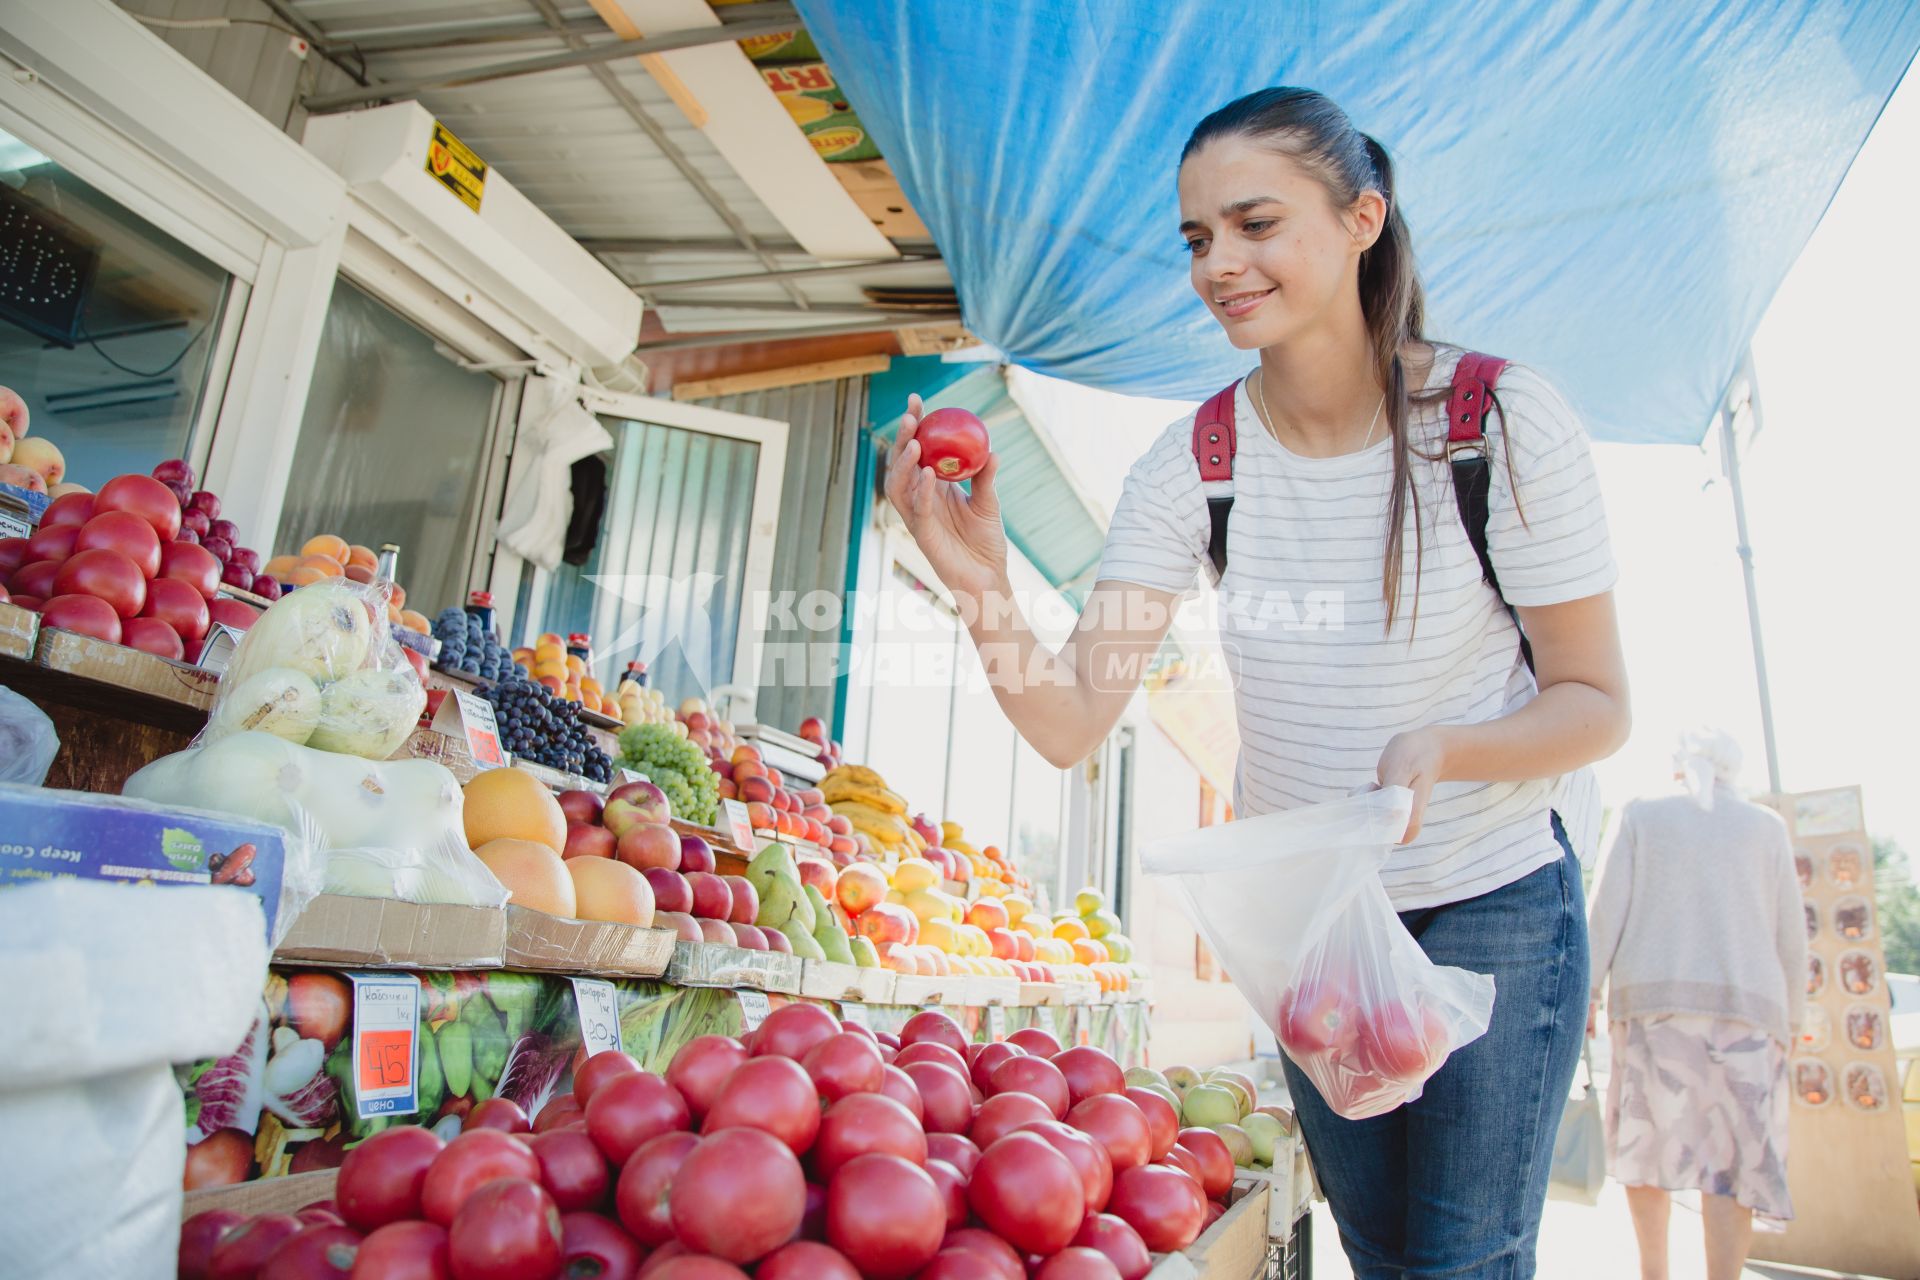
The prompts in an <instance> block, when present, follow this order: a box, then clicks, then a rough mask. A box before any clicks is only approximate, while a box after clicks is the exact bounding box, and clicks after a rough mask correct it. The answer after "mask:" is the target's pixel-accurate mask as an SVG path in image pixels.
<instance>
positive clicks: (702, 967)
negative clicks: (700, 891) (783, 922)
mask: <svg viewBox="0 0 1920 1280" xmlns="http://www.w3.org/2000/svg"><path fill="white" fill-rule="evenodd" d="M802 963H803V962H802V961H801V959H800V957H799V956H793V955H786V954H784V953H782V952H778V951H749V950H747V949H746V948H745V947H729V946H725V945H723V944H721V943H717V942H676V943H674V945H673V959H672V960H671V961H670V962H669V963H668V965H667V981H668V982H671V983H673V984H674V985H675V986H681V987H734V988H745V989H747V990H749V991H774V992H780V993H782V994H786V995H798V994H800V975H801V965H802Z"/></svg>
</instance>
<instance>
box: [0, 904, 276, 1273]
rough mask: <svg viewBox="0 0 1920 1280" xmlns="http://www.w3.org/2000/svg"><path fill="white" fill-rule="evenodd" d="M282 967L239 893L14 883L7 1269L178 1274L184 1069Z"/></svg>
mask: <svg viewBox="0 0 1920 1280" xmlns="http://www.w3.org/2000/svg"><path fill="white" fill-rule="evenodd" d="M266 969H267V944H266V928H265V922H264V921H263V919H262V917H261V913H260V904H259V902H258V900H256V899H255V898H253V897H252V896H251V895H249V894H247V893H246V892H244V891H243V890H240V889H230V888H212V887H176V888H170V889H168V890H166V891H165V892H161V893H130V892H128V891H127V889H126V888H125V887H124V886H120V885H112V884H104V883H100V882H96V881H84V880H55V881H48V882H47V883H45V884H37V885H30V886H25V887H21V888H15V889H9V890H7V891H6V892H5V893H0V1026H5V1027H6V1028H7V1033H8V1034H7V1052H6V1053H5V1054H4V1055H0V1134H5V1135H6V1139H5V1143H4V1147H5V1151H6V1159H4V1160H0V1224H3V1225H0V1238H4V1239H5V1240H6V1250H5V1262H4V1263H3V1264H0V1271H4V1273H5V1274H6V1275H7V1276H9V1277H19V1278H20V1280H42V1278H44V1280H55V1278H56V1277H58V1278H60V1280H64V1278H65V1277H68V1276H75V1275H98V1276H116V1277H125V1278H126V1280H147V1278H148V1277H152V1280H164V1278H165V1277H170V1276H172V1275H173V1263H174V1256H175V1251H176V1248H177V1246H178V1240H179V1235H180V1204H181V1190H180V1188H181V1178H182V1174H183V1172H184V1169H185V1161H186V1147H185V1145H184V1144H183V1143H182V1142H181V1134H182V1132H183V1131H184V1129H185V1126H186V1106H185V1101H184V1099H183V1098H182V1096H181V1093H180V1087H179V1085H178V1084H176V1083H175V1081H174V1076H173V1071H172V1069H171V1067H170V1065H169V1064H170V1063H172V1062H175V1061H193V1060H195V1059H199V1058H207V1057H217V1056H220V1055H223V1054H227V1053H231V1052H232V1051H233V1049H234V1046H235V1045H237V1044H239V1043H240V1041H241V1040H242V1039H243V1038H245V1036H246V1034H247V1030H248V1028H249V1027H250V1026H251V1025H252V1021H253V1017H254V1012H255V1009H256V1008H257V1006H258V1005H259V1003H260V986H261V983H262V982H263V981H264V980H265V976H266Z"/></svg>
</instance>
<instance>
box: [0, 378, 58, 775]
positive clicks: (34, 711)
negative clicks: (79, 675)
mask: <svg viewBox="0 0 1920 1280" xmlns="http://www.w3.org/2000/svg"><path fill="white" fill-rule="evenodd" d="M5 389H6V388H4V387H0V391H4V390H5ZM59 754H60V735H59V734H58V733H55V732H54V728H53V721H51V720H49V719H47V713H46V712H44V711H42V710H41V709H40V708H39V707H36V706H34V705H33V703H32V702H30V701H28V700H27V699H26V698H24V697H22V696H21V695H20V694H17V693H15V692H14V691H13V690H11V689H6V688H0V782H18V783H21V784H23V785H25V786H29V787H37V786H40V785H41V784H43V783H44V782H46V780H47V770H49V769H51V768H53V758H54V757H55V756H57V755H59Z"/></svg>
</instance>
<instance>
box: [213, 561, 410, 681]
mask: <svg viewBox="0 0 1920 1280" xmlns="http://www.w3.org/2000/svg"><path fill="white" fill-rule="evenodd" d="M374 601H375V595H374V593H373V589H372V588H369V587H363V586H361V585H359V584H358V583H353V582H348V581H344V580H342V581H331V580H329V581H326V582H316V583H314V584H313V585H311V586H306V587H301V588H300V589H299V590H297V591H291V592H289V593H287V594H286V595H284V596H282V597H280V599H278V600H276V601H274V602H273V604H272V605H270V606H269V607H268V609H267V611H266V612H265V613H263V614H261V615H260V618H259V620H258V621H256V622H255V623H254V624H253V626H252V627H251V628H250V629H249V630H248V631H247V634H246V635H245V636H244V637H242V638H241V641H240V647H239V648H238V649H236V650H234V654H233V661H232V662H231V663H229V664H228V666H227V670H226V672H225V674H223V675H222V676H221V678H220V683H221V685H222V686H223V687H224V686H226V685H228V684H229V682H232V683H233V684H235V685H240V684H244V683H245V682H246V681H247V680H249V679H250V678H251V677H253V676H254V675H255V674H257V673H259V672H261V671H266V670H268V669H270V668H273V667H291V668H292V669H293V670H295V671H298V672H300V673H302V674H303V675H306V676H307V677H309V678H310V679H312V680H313V681H314V682H315V683H317V684H326V683H327V682H328V681H330V680H338V679H340V678H341V677H342V676H345V675H348V674H350V673H352V672H355V671H358V670H359V669H360V668H361V667H362V666H364V665H365V664H366V661H367V654H368V652H369V650H370V649H371V648H372V646H373V642H374V630H373V619H374V613H373V607H374ZM383 616H384V615H383Z"/></svg>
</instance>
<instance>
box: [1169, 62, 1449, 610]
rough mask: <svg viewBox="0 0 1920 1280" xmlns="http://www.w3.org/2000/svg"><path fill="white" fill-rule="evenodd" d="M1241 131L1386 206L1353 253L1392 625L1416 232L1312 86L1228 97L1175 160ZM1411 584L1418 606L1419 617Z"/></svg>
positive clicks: (1386, 168) (1377, 151)
mask: <svg viewBox="0 0 1920 1280" xmlns="http://www.w3.org/2000/svg"><path fill="white" fill-rule="evenodd" d="M1229 137H1246V138H1252V139H1255V140H1257V141H1259V142H1260V143H1262V144H1263V145H1265V146H1269V147H1271V148H1273V149H1274V150H1275V151H1278V152H1280V153H1281V154H1283V155H1285V156H1287V157H1289V158H1290V159H1292V160H1293V161H1294V162H1295V163H1297V164H1299V165H1300V166H1301V167H1302V168H1304V169H1305V170H1306V171H1307V172H1308V173H1309V174H1311V175H1312V176H1313V177H1314V178H1315V179H1316V180H1318V181H1319V182H1320V184H1321V185H1322V186H1324V187H1325V188H1326V189H1327V194H1328V195H1329V196H1330V197H1331V198H1332V200H1333V203H1334V206H1335V207H1336V208H1340V209H1346V208H1349V207H1351V206H1352V204H1353V202H1354V201H1355V200H1358V199H1359V198H1360V195H1361V193H1362V192H1365V191H1378V192H1379V193H1380V194H1381V196H1383V197H1384V198H1385V199H1386V202H1387V222H1386V225H1385V226H1384V227H1383V228H1381V231H1380V238H1379V239H1378V240H1376V241H1374V243H1373V245H1372V247H1371V248H1369V249H1368V250H1367V251H1366V252H1365V253H1363V254H1361V255H1360V309H1361V313H1362V314H1363V315H1365V317H1366V321H1367V336H1368V338H1369V340H1370V342H1371V345H1372V347H1373V359H1374V366H1375V372H1376V374H1377V375H1378V377H1379V379H1380V385H1381V386H1382V387H1384V388H1385V389H1386V418H1387V427H1388V430H1389V432H1390V433H1391V435H1392V439H1393V493H1392V496H1391V497H1390V498H1389V499H1388V503H1387V554H1386V564H1385V566H1384V569H1383V572H1382V576H1381V594H1382V597H1383V598H1384V599H1385V601H1386V604H1387V627H1388V628H1389V629H1391V628H1392V626H1393V622H1394V615H1395V614H1396V612H1397V611H1398V609H1399V604H1400V562H1401V558H1402V556H1403V554H1404V551H1405V545H1404V530H1405V527H1406V513H1407V508H1408V505H1409V504H1411V505H1412V507H1413V511H1414V540H1415V541H1414V565H1415V570H1414V571H1415V573H1416V575H1417V574H1418V572H1419V568H1418V566H1419V563H1420V552H1421V549H1422V547H1421V544H1422V543H1423V542H1424V538H1423V537H1422V535H1421V532H1420V528H1421V526H1420V520H1419V514H1420V511H1419V507H1420V498H1419V494H1418V493H1417V492H1416V491H1415V489H1414V484H1413V455H1414V452H1415V451H1414V449H1413V447H1412V445H1411V443H1410V441H1409V440H1408V420H1409V418H1410V417H1411V416H1412V395H1411V392H1410V389H1409V388H1408V386H1407V373H1406V369H1405V367H1404V365H1403V364H1402V362H1401V358H1400V352H1401V349H1402V348H1403V347H1405V346H1406V345H1407V344H1408V343H1410V342H1424V341H1426V334H1425V332H1424V329H1425V326H1426V294H1425V291H1424V290H1423V289H1422V288H1421V286H1420V273H1419V271H1418V269H1417V268H1416V267H1415V265H1414V261H1413V237H1412V235H1411V234H1410V233H1409V232H1408V230H1407V222H1406V219H1405V218H1403V217H1401V215H1400V202H1399V200H1398V199H1396V198H1395V195H1394V185H1393V162H1392V161H1391V160H1390V159H1388V158H1387V152H1386V148H1385V147H1382V146H1381V145H1380V144H1379V143H1378V142H1376V141H1374V140H1373V139H1372V138H1370V137H1368V136H1367V135H1366V134H1364V133H1362V132H1360V130H1358V129H1356V128H1355V127H1354V125H1353V121H1352V120H1351V119H1349V118H1348V116H1347V113H1346V112H1345V111H1343V110H1341V108H1340V106H1339V104H1338V103H1336V102H1334V101H1333V99H1331V98H1329V97H1327V96H1326V95H1325V94H1323V93H1317V92H1315V91H1314V90H1312V89H1294V88H1284V87H1282V88H1273V89H1261V90H1259V91H1258V92H1255V93H1250V94H1248V95H1246V96H1245V97H1244V98H1238V99H1235V100H1234V101H1232V102H1229V103H1228V104H1227V105H1226V106H1224V107H1221V108H1220V109H1219V110H1218V111H1215V112H1214V113H1213V114H1211V115H1209V116H1208V117H1207V118H1206V119H1204V120H1202V121H1201V122H1200V123H1199V124H1198V125H1196V126H1195V127H1194V130H1193V134H1192V136H1190V137H1189V138H1188V139H1187V145H1186V146H1185V147H1184V148H1182V150H1181V152H1180V162H1181V163H1182V164H1185V163H1186V161H1187V158H1188V157H1189V156H1191V155H1192V154H1193V153H1194V152H1196V151H1198V150H1199V149H1200V148H1202V147H1204V146H1205V145H1206V144H1207V143H1209V142H1212V141H1213V140H1215V139H1216V138H1229ZM1418 590H1419V589H1418V587H1417V586H1416V588H1415V598H1416V603H1415V611H1416V617H1417V615H1418V607H1419V606H1418V603H1417V600H1418Z"/></svg>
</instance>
